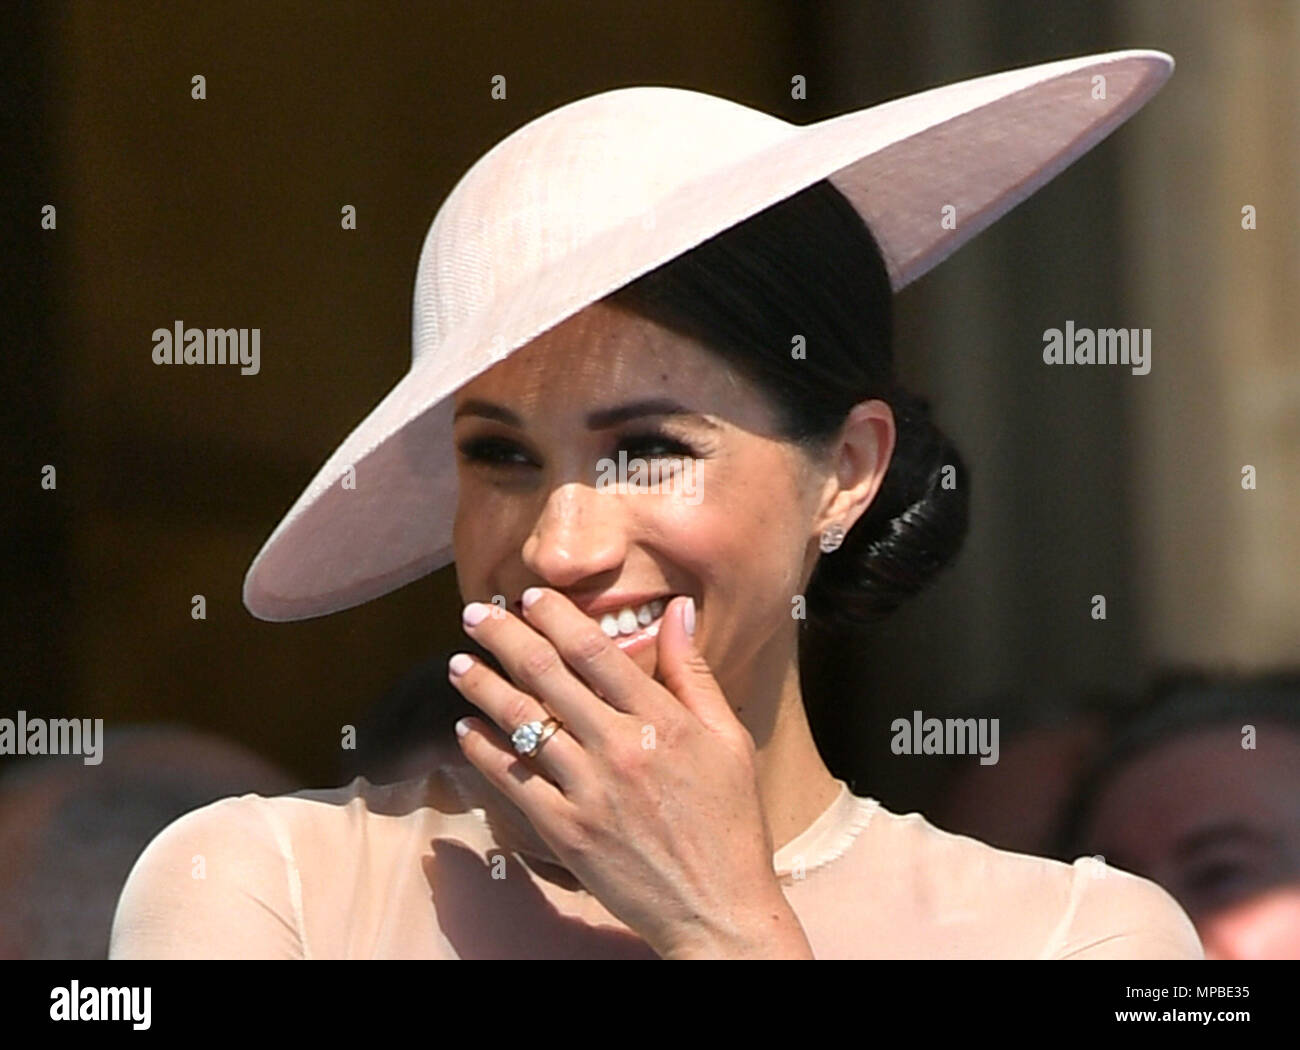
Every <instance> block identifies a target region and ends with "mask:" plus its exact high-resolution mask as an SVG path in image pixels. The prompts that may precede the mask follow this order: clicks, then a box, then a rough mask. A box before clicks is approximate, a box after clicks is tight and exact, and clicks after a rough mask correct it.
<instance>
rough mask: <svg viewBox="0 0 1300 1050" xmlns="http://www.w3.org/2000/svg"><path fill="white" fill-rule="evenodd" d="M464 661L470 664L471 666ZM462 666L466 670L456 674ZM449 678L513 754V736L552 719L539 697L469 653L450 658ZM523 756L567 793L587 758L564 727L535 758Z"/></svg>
mask: <svg viewBox="0 0 1300 1050" xmlns="http://www.w3.org/2000/svg"><path fill="white" fill-rule="evenodd" d="M458 658H463V659H458ZM465 661H468V666H466V664H465ZM459 667H464V668H465V669H464V670H463V671H461V672H460V673H459V674H457V673H456V672H457V668H459ZM447 679H448V681H450V682H451V684H452V685H453V686H455V687H456V688H457V689H458V690H459V691H460V693H461V695H462V696H464V697H465V699H466V700H468V701H469V702H470V703H471V704H473V705H474V706H475V707H477V708H478V709H479V710H480V711H482V712H483V713H484V714H485V715H486V716H487V717H488V718H490V719H491V720H492V721H493V722H495V723H496V725H497V727H498V728H499V729H500V730H501V731H502V733H504V735H505V740H506V746H508V747H510V749H511V751H512V753H514V745H513V744H512V743H511V736H512V735H513V733H514V731H515V730H516V729H518V728H519V727H520V726H521V725H523V724H524V723H525V722H534V721H536V722H545V721H546V720H547V719H548V718H550V717H551V712H550V711H548V710H547V709H546V708H545V707H544V706H543V705H542V704H540V703H539V702H538V701H537V698H536V697H534V696H530V695H528V694H527V693H525V692H523V691H522V690H520V689H516V688H515V687H514V686H513V685H511V684H510V683H509V682H507V681H506V680H505V679H504V678H502V677H501V676H500V675H499V674H497V673H496V671H494V670H493V669H492V668H491V667H489V666H488V665H487V664H485V663H484V662H483V661H482V660H476V659H474V657H472V656H470V655H469V654H468V653H456V654H455V656H453V657H452V658H451V660H450V661H449V662H448V665H447ZM561 722H563V718H561ZM523 757H525V758H526V760H527V761H528V762H530V763H532V764H533V766H534V767H536V768H537V769H539V770H540V771H541V772H543V773H545V774H546V775H547V776H548V777H550V779H551V780H552V781H553V782H554V783H555V784H556V785H557V786H558V787H559V788H560V790H561V791H563V792H564V793H565V794H568V792H569V791H570V790H572V788H573V785H574V784H576V783H578V782H579V781H580V779H581V777H582V776H583V775H584V769H585V766H584V759H585V757H586V756H585V755H584V753H583V750H582V745H581V744H579V743H578V741H577V740H576V739H575V738H574V737H573V736H572V734H570V733H568V732H566V731H565V729H564V727H563V725H561V727H560V728H558V729H557V730H556V731H555V732H554V733H552V734H551V735H550V736H549V737H547V738H546V741H545V742H544V743H543V744H542V746H541V747H539V748H538V749H537V754H536V755H533V756H532V757H531V758H527V756H523Z"/></svg>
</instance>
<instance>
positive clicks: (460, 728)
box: [456, 718, 469, 736]
mask: <svg viewBox="0 0 1300 1050" xmlns="http://www.w3.org/2000/svg"><path fill="white" fill-rule="evenodd" d="M468 732H469V722H468V721H467V720H466V719H464V718H458V719H456V735H457V736H464V735H465V734H466V733H468Z"/></svg>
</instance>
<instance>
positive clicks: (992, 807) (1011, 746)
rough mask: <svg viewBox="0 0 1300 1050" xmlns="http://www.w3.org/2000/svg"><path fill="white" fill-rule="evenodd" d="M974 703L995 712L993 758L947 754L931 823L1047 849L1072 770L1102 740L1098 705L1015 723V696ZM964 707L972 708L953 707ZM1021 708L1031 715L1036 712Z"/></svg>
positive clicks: (1001, 842) (1008, 844)
mask: <svg viewBox="0 0 1300 1050" xmlns="http://www.w3.org/2000/svg"><path fill="white" fill-rule="evenodd" d="M975 710H976V711H977V712H978V715H979V716H987V715H996V716H997V717H998V718H999V722H1000V724H1001V733H1002V743H1001V749H1000V751H999V754H998V760H997V762H996V763H994V764H992V765H983V764H981V763H980V762H979V761H978V760H977V759H975V758H974V757H973V756H959V757H955V758H952V759H951V760H950V765H951V772H950V774H949V776H948V777H947V780H946V783H945V785H944V793H943V797H942V798H941V800H940V801H939V804H938V805H937V806H935V807H933V809H932V811H931V812H932V819H933V821H934V823H935V824H937V825H939V826H940V827H942V828H945V829H947V830H949V831H954V832H957V833H958V834H961V835H970V836H972V837H974V838H977V839H979V840H980V841H982V842H987V843H989V844H990V845H992V846H997V847H999V848H1001V849H1009V850H1014V851H1016V852H1019V853H1034V854H1040V855H1041V854H1048V853H1051V852H1052V850H1053V849H1054V847H1055V845H1056V844H1055V842H1054V841H1053V839H1054V836H1055V834H1056V830H1057V827H1058V825H1059V823H1060V819H1061V812H1062V810H1063V809H1064V807H1065V806H1066V804H1067V803H1068V801H1069V798H1070V797H1071V793H1072V792H1073V790H1074V787H1075V784H1076V782H1077V779H1078V776H1079V774H1080V773H1081V771H1082V770H1083V768H1084V767H1085V766H1086V765H1087V763H1088V762H1089V761H1090V760H1091V758H1092V757H1093V756H1094V754H1095V753H1096V751H1097V750H1098V748H1099V747H1100V746H1101V745H1102V743H1103V742H1104V740H1105V734H1106V726H1107V714H1106V711H1105V710H1103V709H1102V708H1101V707H1100V706H1097V705H1087V704H1080V705H1079V707H1078V708H1077V709H1075V710H1071V711H1069V712H1059V713H1057V714H1055V715H1054V716H1053V717H1050V718H1046V717H1045V718H1043V719H1042V720H1032V721H1028V722H1023V721H1020V720H1019V719H1018V718H1017V717H1016V715H1017V713H1018V712H1021V711H1024V710H1025V709H1024V707H1023V701H1021V700H1019V699H1018V698H1008V701H1007V702H1006V703H1005V704H997V705H994V704H985V705H982V706H981V707H980V708H978V709H975ZM1003 712H1007V713H1003ZM967 713H975V711H972V712H966V711H963V712H960V714H967ZM1026 713H1027V714H1028V715H1029V716H1030V718H1031V719H1032V718H1033V717H1034V716H1035V715H1037V714H1038V712H1036V711H1033V710H1032V709H1030V710H1028V711H1027V712H1026Z"/></svg>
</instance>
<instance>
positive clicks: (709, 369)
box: [455, 302, 771, 429]
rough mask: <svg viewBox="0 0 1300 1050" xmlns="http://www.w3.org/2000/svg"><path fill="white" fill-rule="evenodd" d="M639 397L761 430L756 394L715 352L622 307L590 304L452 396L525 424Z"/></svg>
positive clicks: (765, 420) (765, 422)
mask: <svg viewBox="0 0 1300 1050" xmlns="http://www.w3.org/2000/svg"><path fill="white" fill-rule="evenodd" d="M646 396H659V397H663V396H667V397H672V398H674V399H675V400H677V401H679V402H680V403H681V404H683V405H685V406H686V407H687V408H689V409H692V410H694V411H698V412H702V413H710V414H714V415H717V416H718V417H720V418H724V419H726V420H728V421H730V422H732V423H735V424H736V425H739V426H745V427H749V428H753V429H763V428H767V427H769V426H770V424H771V412H770V408H769V406H768V405H767V403H766V401H765V399H764V398H763V397H762V394H761V391H760V390H759V389H758V388H757V387H756V386H754V385H753V384H752V383H751V382H749V381H748V380H747V379H745V378H744V377H743V376H742V375H741V374H740V373H739V372H738V371H737V370H736V369H734V368H733V367H732V366H731V365H730V363H729V362H728V361H726V360H725V359H724V358H723V357H722V356H721V355H719V354H717V353H715V352H713V351H712V350H710V349H708V348H706V347H705V346H704V345H702V344H701V343H699V342H698V341H696V340H694V339H691V338H689V337H687V336H684V335H681V334H679V333H677V332H674V331H672V330H670V329H667V328H664V327H662V326H661V325H658V324H656V323H655V322H653V321H651V320H649V319H647V318H644V317H641V316H640V315H638V314H635V313H633V312H631V311H630V310H626V309H623V308H621V307H618V306H614V305H612V304H609V303H605V302H597V303H593V304H592V305H590V306H588V307H587V308H586V309H584V310H581V311H579V312H578V313H576V314H574V315H573V316H572V317H570V318H568V319H566V320H565V321H563V322H562V323H560V324H559V325H557V326H555V327H554V328H552V329H550V330H549V331H546V332H543V333H542V334H541V335H539V336H538V337H537V338H536V339H534V340H532V341H531V342H529V343H528V344H526V345H525V346H523V347H521V348H520V349H519V350H518V351H516V352H515V353H513V354H511V355H510V356H509V357H508V358H506V359H505V360H504V361H501V362H498V363H497V364H496V365H494V366H493V367H492V368H490V369H488V371H486V372H484V373H483V374H482V375H480V376H478V377H476V378H475V379H474V380H473V381H471V382H469V383H467V384H465V386H463V387H461V388H460V390H458V391H457V392H456V398H455V400H456V402H457V404H459V403H460V402H461V401H463V400H465V399H467V398H471V397H472V398H483V399H487V400H491V401H494V402H498V403H500V404H502V405H506V406H508V407H510V408H513V409H514V410H515V411H516V412H517V413H519V414H521V415H523V416H524V417H525V418H529V419H540V418H542V417H547V418H557V417H568V416H571V415H572V416H577V415H580V414H584V413H586V412H588V411H590V410H591V409H593V408H596V407H606V406H609V405H614V404H618V403H620V402H623V401H627V400H631V399H633V398H641V397H646Z"/></svg>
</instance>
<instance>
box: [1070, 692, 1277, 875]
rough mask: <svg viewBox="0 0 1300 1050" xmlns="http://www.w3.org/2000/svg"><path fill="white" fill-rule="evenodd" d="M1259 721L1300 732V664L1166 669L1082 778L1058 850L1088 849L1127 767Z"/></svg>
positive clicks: (1072, 800)
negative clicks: (1189, 736)
mask: <svg viewBox="0 0 1300 1050" xmlns="http://www.w3.org/2000/svg"><path fill="white" fill-rule="evenodd" d="M1256 722H1272V723H1280V724H1283V725H1287V726H1290V727H1291V729H1292V730H1294V731H1295V732H1296V733H1298V734H1300V669H1285V670H1277V671H1271V672H1267V673H1263V674H1250V675H1235V674H1217V673H1212V672H1208V671H1203V670H1197V669H1188V668H1177V669H1171V670H1167V671H1165V672H1163V673H1162V674H1161V675H1159V676H1158V677H1157V678H1156V679H1155V680H1154V681H1153V682H1152V683H1151V685H1150V686H1149V687H1148V689H1147V693H1146V696H1145V698H1144V699H1143V701H1142V703H1141V705H1140V706H1139V708H1138V709H1137V710H1136V711H1135V712H1134V713H1133V714H1131V715H1130V717H1129V718H1128V719H1127V720H1126V721H1125V722H1123V723H1122V724H1121V725H1120V726H1119V727H1118V729H1117V730H1116V732H1115V736H1114V739H1113V740H1112V741H1111V743H1110V745H1109V746H1108V747H1107V748H1106V749H1105V751H1104V752H1103V753H1102V754H1101V755H1100V756H1098V758H1097V759H1096V760H1095V761H1094V762H1093V763H1092V764H1091V766H1090V767H1089V768H1088V769H1087V770H1085V772H1084V773H1083V775H1082V776H1081V777H1080V778H1079V782H1078V787H1077V788H1076V790H1075V792H1074V794H1073V797H1072V798H1071V800H1070V802H1069V803H1068V805H1067V806H1066V808H1065V811H1064V813H1063V814H1062V817H1061V821H1060V825H1059V827H1058V829H1057V832H1056V835H1055V839H1056V843H1055V845H1056V853H1057V855H1058V856H1061V857H1067V856H1074V855H1077V853H1078V851H1080V850H1082V849H1085V848H1087V845H1088V844H1087V842H1086V841H1085V840H1086V837H1087V834H1088V830H1089V825H1090V824H1091V822H1092V817H1093V811H1094V809H1095V808H1096V804H1097V799H1098V797H1099V796H1100V794H1101V792H1102V790H1103V789H1104V788H1105V787H1106V785H1107V784H1109V783H1110V782H1111V781H1112V780H1113V779H1114V778H1115V776H1116V775H1117V774H1118V773H1119V771H1120V770H1121V769H1122V768H1124V767H1126V766H1128V765H1129V764H1130V763H1132V762H1134V761H1136V760H1137V759H1139V758H1141V757H1142V756H1144V755H1146V754H1148V753H1149V752H1151V751H1154V750H1155V749H1156V748H1157V747H1159V746H1160V745H1161V744H1164V743H1165V742H1167V741H1169V740H1173V739H1174V738H1175V737H1179V736H1182V735H1184V734H1186V733H1191V732H1195V731H1197V730H1201V729H1207V728H1210V727H1211V726H1216V725H1232V726H1238V727H1239V726H1242V725H1244V724H1247V723H1250V724H1254V723H1256Z"/></svg>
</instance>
